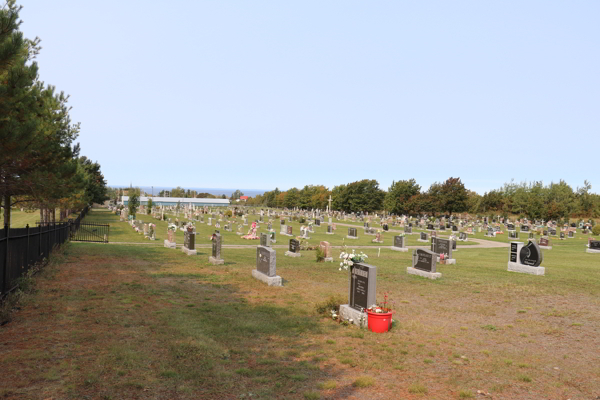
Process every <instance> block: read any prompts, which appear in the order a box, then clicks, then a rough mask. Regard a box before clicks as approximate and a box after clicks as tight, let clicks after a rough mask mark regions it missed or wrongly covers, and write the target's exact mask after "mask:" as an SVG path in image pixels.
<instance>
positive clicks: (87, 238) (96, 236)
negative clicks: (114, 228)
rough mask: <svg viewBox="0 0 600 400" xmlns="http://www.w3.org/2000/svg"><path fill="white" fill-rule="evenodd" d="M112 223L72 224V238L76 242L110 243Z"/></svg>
mask: <svg viewBox="0 0 600 400" xmlns="http://www.w3.org/2000/svg"><path fill="white" fill-rule="evenodd" d="M109 227H110V225H103V224H94V223H91V222H80V223H79V226H78V227H77V226H76V225H75V224H73V225H71V240H73V241H76V242H99V243H108V233H109Z"/></svg>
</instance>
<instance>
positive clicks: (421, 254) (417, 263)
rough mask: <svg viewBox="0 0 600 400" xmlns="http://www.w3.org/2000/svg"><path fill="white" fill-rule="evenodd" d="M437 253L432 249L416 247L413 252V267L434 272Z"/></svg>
mask: <svg viewBox="0 0 600 400" xmlns="http://www.w3.org/2000/svg"><path fill="white" fill-rule="evenodd" d="M436 261H437V254H435V253H434V252H432V251H429V250H424V249H417V250H415V251H414V252H413V268H415V269H420V270H421V271H427V272H435V270H436Z"/></svg>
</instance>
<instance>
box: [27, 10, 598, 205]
mask: <svg viewBox="0 0 600 400" xmlns="http://www.w3.org/2000/svg"><path fill="white" fill-rule="evenodd" d="M21 4H22V5H23V6H24V7H25V8H24V10H23V12H22V19H23V21H24V23H23V25H22V30H23V31H24V33H25V35H26V36H27V37H35V36H39V37H40V38H41V39H42V47H43V49H42V52H41V54H40V56H39V57H38V62H39V65H40V76H41V78H42V80H44V81H46V82H47V83H50V84H53V85H56V86H57V88H58V89H59V90H63V91H65V92H66V93H68V94H70V95H71V99H70V104H71V106H72V107H73V110H72V112H71V115H72V118H73V120H74V121H80V122H81V124H82V131H81V134H80V137H79V141H80V143H81V146H82V154H83V155H86V156H88V157H89V158H91V159H93V160H96V161H98V162H99V163H100V164H101V166H102V171H103V172H104V175H105V177H106V179H107V181H108V184H109V185H129V183H130V182H133V184H134V185H140V186H141V185H147V186H149V185H154V186H171V187H175V186H177V185H180V186H183V187H220V188H257V189H273V188H275V187H276V186H277V187H279V188H280V189H288V188H290V187H293V186H297V187H302V186H304V185H306V184H324V185H326V186H329V187H333V186H334V185H336V184H340V183H348V182H353V181H356V180H360V179H365V178H368V179H377V180H378V181H379V183H380V186H381V187H382V188H384V189H386V190H387V188H388V186H389V185H390V184H391V182H392V180H401V179H410V178H415V179H416V180H417V182H418V183H419V184H421V185H422V186H423V187H425V188H428V187H429V185H430V184H431V183H433V182H435V181H443V180H445V179H447V178H448V177H450V176H454V177H456V176H459V177H461V178H462V180H463V182H464V183H465V184H466V186H467V188H469V189H472V190H476V191H477V192H479V193H482V194H483V192H485V191H488V190H490V189H495V188H498V187H500V186H501V185H502V184H503V183H504V182H509V181H510V180H511V179H515V181H517V182H520V181H523V180H527V181H531V180H542V181H544V183H550V181H555V182H556V181H558V180H559V179H564V180H566V181H567V182H568V183H569V184H570V185H571V186H572V187H573V189H575V188H576V187H577V186H581V185H582V184H583V181H584V180H585V179H587V180H589V181H590V182H591V183H592V185H593V189H592V191H594V192H596V193H598V192H600V178H599V174H598V167H597V164H598V160H599V156H598V154H599V150H600V147H599V144H600V129H599V128H600V51H599V49H600V23H599V17H600V1H597V0H594V1H503V2H490V1H411V2H408V1H368V2H366V1H322V0H321V1H306V0H303V1H296V2H290V1H280V0H278V1H224V0H222V1H149V0H143V1H142V0H139V1H133V0H127V1H123V0H121V1H113V0H108V1H87V0H71V1H62V0H53V1H48V0H21ZM586 160H587V161H586Z"/></svg>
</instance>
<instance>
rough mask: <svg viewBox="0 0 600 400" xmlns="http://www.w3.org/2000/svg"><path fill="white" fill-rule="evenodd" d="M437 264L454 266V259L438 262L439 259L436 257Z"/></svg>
mask: <svg viewBox="0 0 600 400" xmlns="http://www.w3.org/2000/svg"><path fill="white" fill-rule="evenodd" d="M437 262H439V263H440V264H446V265H451V264H456V258H447V259H445V260H444V261H440V258H439V257H438V258H437Z"/></svg>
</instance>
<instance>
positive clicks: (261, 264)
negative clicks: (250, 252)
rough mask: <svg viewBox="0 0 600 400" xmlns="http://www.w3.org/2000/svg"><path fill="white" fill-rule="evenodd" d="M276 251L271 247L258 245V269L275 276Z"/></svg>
mask: <svg viewBox="0 0 600 400" xmlns="http://www.w3.org/2000/svg"><path fill="white" fill-rule="evenodd" d="M276 254H277V253H276V252H275V250H273V249H272V248H270V247H265V246H257V247H256V269H257V270H258V271H259V272H261V273H263V274H265V275H267V276H275V275H277V271H276V268H277V267H276V265H277V262H276Z"/></svg>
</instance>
